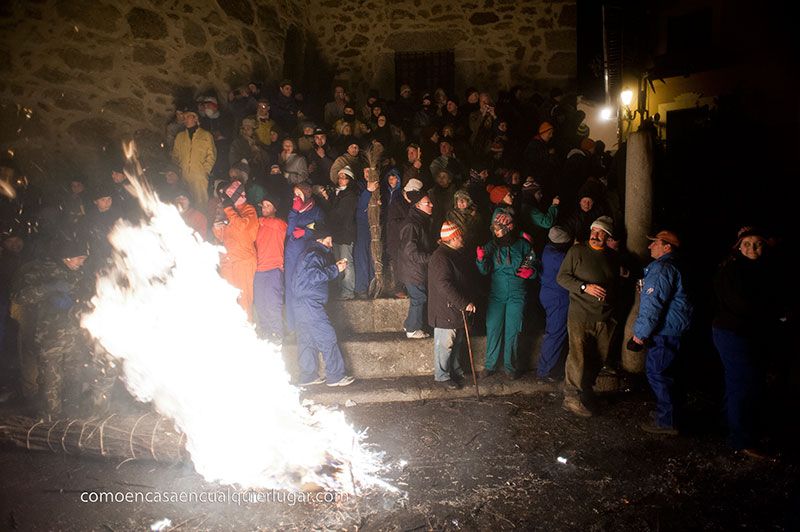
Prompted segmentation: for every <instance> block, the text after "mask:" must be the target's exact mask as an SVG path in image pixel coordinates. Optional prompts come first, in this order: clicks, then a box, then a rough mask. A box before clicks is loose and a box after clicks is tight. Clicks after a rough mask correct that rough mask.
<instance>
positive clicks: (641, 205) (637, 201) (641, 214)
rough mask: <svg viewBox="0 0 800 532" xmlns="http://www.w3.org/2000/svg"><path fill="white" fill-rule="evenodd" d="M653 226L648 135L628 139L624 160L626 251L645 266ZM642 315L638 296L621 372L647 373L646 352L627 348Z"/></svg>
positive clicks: (627, 324) (637, 134) (627, 329)
mask: <svg viewBox="0 0 800 532" xmlns="http://www.w3.org/2000/svg"><path fill="white" fill-rule="evenodd" d="M652 223H653V138H652V136H651V135H650V134H649V133H648V132H646V131H637V132H635V133H631V134H630V135H629V136H628V152H627V156H626V159H625V231H626V232H627V236H628V240H627V247H628V249H629V250H630V251H631V253H633V254H634V255H636V256H637V257H639V259H640V260H641V261H642V263H647V262H649V260H650V252H649V250H648V248H647V246H649V245H650V241H649V240H647V234H648V232H649V231H650V230H651V225H652ZM638 314H639V294H638V293H637V294H636V298H635V300H634V304H633V308H631V311H630V313H629V314H628V319H627V320H626V321H625V331H624V337H623V344H622V368H623V369H625V370H626V371H629V372H631V373H642V372H643V371H644V361H645V352H644V351H642V352H639V353H634V352H633V351H628V350H627V349H626V348H625V344H626V343H627V341H628V338H630V337H631V336H632V335H633V322H634V321H636V316H637V315H638Z"/></svg>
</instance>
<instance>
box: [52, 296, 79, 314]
mask: <svg viewBox="0 0 800 532" xmlns="http://www.w3.org/2000/svg"><path fill="white" fill-rule="evenodd" d="M74 304H75V298H73V297H72V296H70V295H69V294H67V293H66V292H55V293H54V294H52V295H51V296H50V305H51V306H52V307H53V308H55V309H57V310H69V309H71V308H72V305H74Z"/></svg>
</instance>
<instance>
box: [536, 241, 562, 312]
mask: <svg viewBox="0 0 800 532" xmlns="http://www.w3.org/2000/svg"><path fill="white" fill-rule="evenodd" d="M566 255H567V250H566V249H564V250H561V249H558V248H557V247H555V246H554V245H553V244H550V243H547V245H545V247H544V251H542V275H541V280H542V288H541V290H540V291H539V295H540V298H542V299H543V300H548V301H549V300H556V301H557V300H559V299H561V300H565V301H569V290H567V289H566V288H564V287H563V286H561V285H560V284H558V282H556V277H557V276H558V270H559V268H561V263H562V262H564V257H566Z"/></svg>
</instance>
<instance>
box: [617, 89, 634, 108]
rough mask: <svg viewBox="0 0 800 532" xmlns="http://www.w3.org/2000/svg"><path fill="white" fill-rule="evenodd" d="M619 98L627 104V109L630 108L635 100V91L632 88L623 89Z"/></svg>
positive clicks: (623, 103)
mask: <svg viewBox="0 0 800 532" xmlns="http://www.w3.org/2000/svg"><path fill="white" fill-rule="evenodd" d="M619 100H620V101H621V102H622V105H624V106H625V109H629V108H630V105H631V102H632V101H633V91H632V90H630V89H625V90H623V91H622V92H621V93H619Z"/></svg>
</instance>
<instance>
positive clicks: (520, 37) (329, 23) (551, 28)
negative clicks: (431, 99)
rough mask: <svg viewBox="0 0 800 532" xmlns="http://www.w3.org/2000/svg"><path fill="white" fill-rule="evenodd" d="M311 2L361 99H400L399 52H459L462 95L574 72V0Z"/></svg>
mask: <svg viewBox="0 0 800 532" xmlns="http://www.w3.org/2000/svg"><path fill="white" fill-rule="evenodd" d="M310 2H311V8H310V12H309V13H310V15H309V17H310V24H311V27H312V31H313V32H314V33H315V34H316V35H318V37H319V40H320V44H321V46H322V49H323V51H324V52H325V53H327V54H329V58H330V62H331V64H335V65H337V70H338V71H337V73H336V77H337V79H338V80H341V81H344V82H346V83H347V84H348V85H349V88H350V90H351V92H354V93H356V95H359V96H360V95H363V94H365V93H366V91H367V89H368V88H378V89H380V91H381V94H382V95H383V96H386V97H393V96H394V90H395V73H394V53H395V52H419V51H445V50H454V52H455V63H456V91H457V93H458V94H459V96H460V95H461V94H462V93H463V90H464V89H465V88H466V87H467V86H470V85H475V86H477V87H480V88H486V89H489V90H492V91H495V90H497V89H503V88H506V89H507V88H510V87H511V86H513V85H515V84H517V83H521V84H526V85H528V86H533V87H535V88H549V87H551V86H554V85H562V86H563V85H567V84H568V83H570V82H572V81H574V78H575V76H576V18H577V9H576V5H575V0H463V1H462V0H398V1H395V2H386V3H384V2H380V1H378V0H366V1H365V0H310ZM403 81H404V80H399V82H400V83H402V82H403ZM418 89H423V88H422V87H419V88H418ZM428 89H429V90H433V89H434V87H428Z"/></svg>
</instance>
